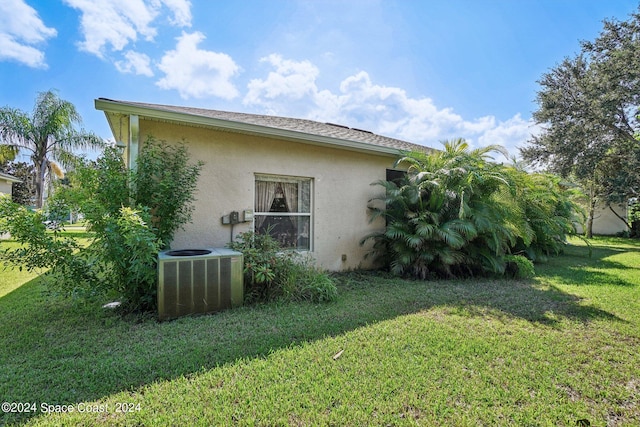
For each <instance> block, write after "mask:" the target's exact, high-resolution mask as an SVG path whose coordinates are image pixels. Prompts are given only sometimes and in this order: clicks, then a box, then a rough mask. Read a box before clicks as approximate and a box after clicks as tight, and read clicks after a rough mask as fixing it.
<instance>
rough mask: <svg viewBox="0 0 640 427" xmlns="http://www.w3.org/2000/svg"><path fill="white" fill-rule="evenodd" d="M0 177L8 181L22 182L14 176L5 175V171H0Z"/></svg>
mask: <svg viewBox="0 0 640 427" xmlns="http://www.w3.org/2000/svg"><path fill="white" fill-rule="evenodd" d="M0 179H1V180H3V181H6V182H9V183H18V182H22V180H20V179H18V178H16V177H15V176H12V175H7V174H5V173H2V172H0Z"/></svg>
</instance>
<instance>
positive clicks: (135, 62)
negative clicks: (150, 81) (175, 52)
mask: <svg viewBox="0 0 640 427" xmlns="http://www.w3.org/2000/svg"><path fill="white" fill-rule="evenodd" d="M124 57H125V60H123V61H116V63H115V65H116V68H117V69H118V71H120V72H121V73H133V74H137V75H142V76H147V77H153V71H152V70H151V65H150V64H151V60H150V59H149V56H147V55H145V54H144V53H140V52H134V51H132V50H128V51H127V52H125V54H124Z"/></svg>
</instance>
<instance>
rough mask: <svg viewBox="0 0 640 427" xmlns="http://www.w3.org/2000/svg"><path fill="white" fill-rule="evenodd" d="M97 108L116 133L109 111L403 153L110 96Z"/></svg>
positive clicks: (380, 152)
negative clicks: (165, 108)
mask: <svg viewBox="0 0 640 427" xmlns="http://www.w3.org/2000/svg"><path fill="white" fill-rule="evenodd" d="M95 108H96V110H99V111H103V112H104V113H105V115H106V116H107V120H108V121H109V125H110V126H111V130H112V132H113V134H114V136H115V135H116V132H115V129H114V126H113V123H112V122H111V120H110V118H109V115H110V114H116V115H135V116H138V117H140V118H146V119H150V120H159V121H165V122H171V123H179V124H183V125H187V126H197V127H207V128H212V129H218V130H225V131H231V132H238V133H244V134H249V135H258V136H263V137H267V138H277V139H283V140H289V141H295V142H301V143H305V144H312V145H320V146H324V147H327V146H329V147H334V148H340V149H346V150H351V151H359V152H364V153H369V154H378V155H387V156H393V157H397V156H398V155H399V154H401V153H402V151H401V150H399V149H397V148H393V147H384V146H380V145H374V144H368V143H365V142H360V141H352V140H346V139H341V138H332V137H328V136H322V135H313V134H309V133H304V132H299V131H293V130H288V129H281V128H275V127H269V126H261V125H256V124H251V123H243V122H237V121H232V120H224V119H219V118H213V117H206V116H201V115H197V114H189V113H184V112H176V111H167V110H164V109H161V108H152V107H148V106H141V105H135V104H128V103H126V102H122V101H113V100H109V99H104V98H99V99H96V100H95Z"/></svg>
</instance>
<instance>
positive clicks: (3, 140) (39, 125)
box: [0, 91, 103, 208]
mask: <svg viewBox="0 0 640 427" xmlns="http://www.w3.org/2000/svg"><path fill="white" fill-rule="evenodd" d="M81 122H82V119H81V117H80V114H78V112H77V110H76V108H75V106H74V105H73V104H72V103H70V102H69V101H65V100H63V99H60V98H59V97H58V95H57V93H56V92H54V91H47V92H41V93H39V94H38V97H37V99H36V104H35V107H34V110H33V114H31V115H29V114H28V113H25V112H23V111H21V110H18V109H14V108H10V107H3V108H0V144H2V145H4V146H5V147H8V148H4V150H3V152H6V153H7V154H9V153H13V154H15V153H16V152H17V151H18V150H23V151H26V152H28V153H30V157H31V161H32V162H33V167H34V169H35V179H34V182H35V187H36V188H35V193H36V194H35V205H36V208H41V207H42V204H43V198H44V192H45V191H44V190H45V184H46V183H47V182H48V181H49V180H50V179H51V176H52V174H56V175H60V173H61V169H60V165H62V166H65V167H67V166H69V165H70V164H71V163H72V161H73V159H74V158H75V157H76V156H75V155H74V154H73V153H72V150H73V149H75V148H100V147H102V145H103V141H102V139H100V138H99V137H98V136H96V135H95V134H93V133H91V132H86V131H85V130H83V129H80V130H78V129H76V125H80V124H81Z"/></svg>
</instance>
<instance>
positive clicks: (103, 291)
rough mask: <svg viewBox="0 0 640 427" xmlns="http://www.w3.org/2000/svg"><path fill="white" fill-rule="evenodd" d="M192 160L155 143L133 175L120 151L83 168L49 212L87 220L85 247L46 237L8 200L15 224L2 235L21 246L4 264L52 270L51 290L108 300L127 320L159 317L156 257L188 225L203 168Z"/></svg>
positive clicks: (30, 215) (33, 217)
mask: <svg viewBox="0 0 640 427" xmlns="http://www.w3.org/2000/svg"><path fill="white" fill-rule="evenodd" d="M188 159H189V155H188V151H187V149H186V147H185V145H184V144H178V145H175V146H172V145H169V144H167V143H165V142H163V141H160V142H158V141H155V140H154V139H152V138H150V139H148V140H147V142H146V143H145V145H144V148H143V149H142V151H141V152H140V155H139V156H138V165H139V167H138V168H137V169H136V170H134V171H128V170H127V168H126V166H125V164H124V162H123V159H122V156H121V153H120V151H119V150H118V149H116V148H107V149H106V150H105V151H104V153H103V155H102V156H101V157H100V158H98V159H97V160H96V161H95V162H83V163H81V164H78V165H77V166H76V168H75V170H74V171H72V172H71V173H70V174H69V182H68V185H65V186H61V187H59V188H58V189H57V191H56V193H55V194H54V196H53V197H51V198H50V200H49V206H50V209H49V210H50V211H51V212H52V213H55V212H69V209H72V210H74V211H79V212H82V213H83V214H84V216H85V224H86V226H87V229H88V231H90V232H92V233H93V236H94V238H93V240H92V241H91V242H90V243H89V244H88V246H86V247H80V246H79V245H78V244H77V243H76V242H75V241H74V240H73V239H72V238H66V237H63V236H61V235H60V233H58V232H57V231H56V232H54V233H50V232H47V230H46V227H45V225H44V224H43V221H44V219H45V217H44V216H43V215H42V214H40V213H38V212H30V211H28V210H27V209H25V208H23V207H20V206H18V205H14V204H11V203H10V201H7V200H4V199H3V200H2V202H1V203H0V210H1V212H0V213H2V218H8V219H7V220H5V221H3V222H5V223H6V224H4V225H2V226H0V228H6V229H7V231H9V232H10V233H11V234H12V236H13V237H14V239H15V240H16V241H18V242H19V243H20V244H21V246H20V247H19V248H17V249H12V250H5V251H4V253H3V259H5V260H6V261H7V262H8V263H10V264H11V265H12V266H14V267H16V268H20V269H22V268H23V267H24V268H27V269H28V270H33V269H41V270H45V269H48V271H47V273H46V276H47V277H49V279H50V280H49V282H50V285H51V286H52V287H53V288H55V289H56V290H58V291H60V292H62V293H65V294H68V295H80V296H83V295H84V296H86V295H95V294H100V295H103V296H109V297H110V298H113V299H117V300H119V301H120V302H121V303H122V305H121V310H123V311H124V312H134V311H138V312H139V311H153V310H155V309H156V304H157V300H156V294H157V272H156V263H157V255H158V252H159V251H160V250H161V248H163V247H164V246H166V245H167V244H168V243H169V241H170V240H167V239H171V238H172V237H173V233H174V232H175V231H176V230H177V229H178V228H179V227H181V226H182V225H183V224H184V223H185V222H187V221H189V219H190V215H191V210H192V207H191V202H192V201H193V200H194V198H193V192H194V191H195V187H196V180H197V177H198V175H199V173H200V169H201V167H202V163H197V164H189V162H188ZM5 199H6V198H5Z"/></svg>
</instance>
